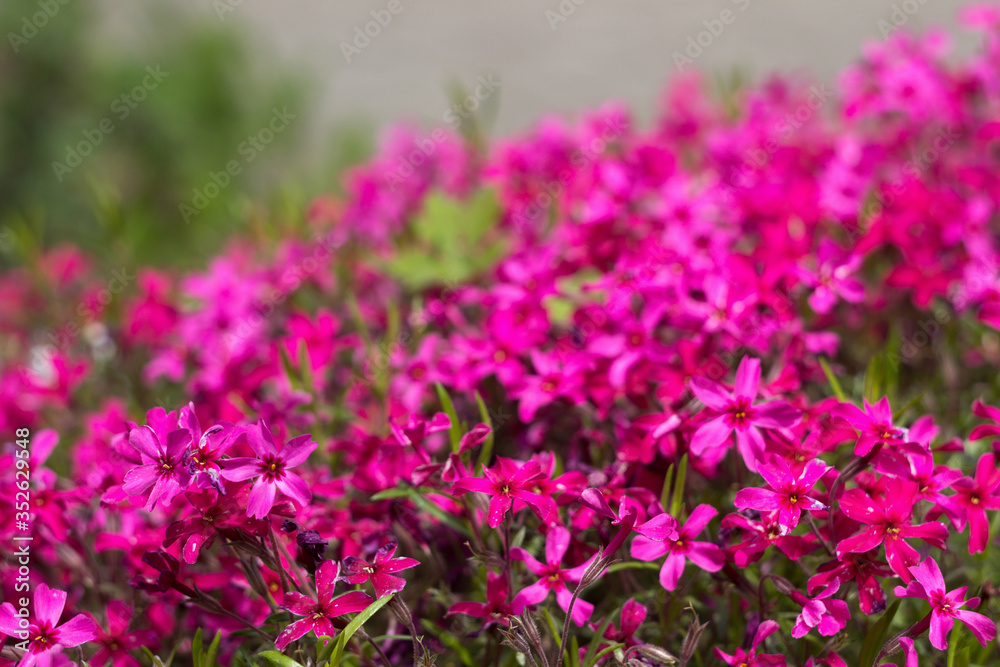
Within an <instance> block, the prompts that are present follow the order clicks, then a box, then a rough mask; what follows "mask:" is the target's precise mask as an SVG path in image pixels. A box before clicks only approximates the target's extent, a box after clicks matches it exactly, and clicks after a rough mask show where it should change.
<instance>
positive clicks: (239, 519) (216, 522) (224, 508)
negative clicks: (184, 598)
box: [163, 485, 267, 563]
mask: <svg viewBox="0 0 1000 667" xmlns="http://www.w3.org/2000/svg"><path fill="white" fill-rule="evenodd" d="M249 493H250V490H249V487H248V486H246V485H242V486H241V487H240V488H239V489H237V490H236V492H235V493H231V494H229V495H224V496H223V495H219V494H218V492H216V491H213V490H208V491H202V492H201V493H190V492H189V493H187V494H186V497H187V499H188V502H189V503H191V506H192V507H194V508H195V509H196V510H197V511H198V515H197V516H192V517H189V518H187V519H182V520H180V521H175V522H174V523H172V524H170V525H169V526H167V531H166V535H165V536H164V540H163V546H165V547H169V546H170V545H171V544H173V543H174V542H176V541H177V540H179V539H181V538H185V537H186V538H187V539H186V540H185V541H184V547H183V549H182V550H181V555H182V556H183V557H184V562H185V563H194V562H196V561H197V560H198V554H199V553H200V551H201V549H202V547H210V546H212V543H213V542H214V541H215V538H216V537H217V536H218V535H220V534H222V533H223V531H233V530H235V529H237V528H243V529H244V530H246V531H247V532H256V533H258V534H263V533H264V532H265V531H266V530H267V524H266V523H264V522H262V521H260V520H258V519H251V518H250V517H248V516H247V515H246V505H247V497H248V495H249Z"/></svg>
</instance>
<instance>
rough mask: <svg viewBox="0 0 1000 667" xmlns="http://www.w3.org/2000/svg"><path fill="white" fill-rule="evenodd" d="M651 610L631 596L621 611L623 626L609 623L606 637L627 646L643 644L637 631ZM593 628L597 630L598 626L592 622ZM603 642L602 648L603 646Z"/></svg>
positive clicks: (591, 627)
mask: <svg viewBox="0 0 1000 667" xmlns="http://www.w3.org/2000/svg"><path fill="white" fill-rule="evenodd" d="M648 613H649V610H648V609H646V607H644V606H643V605H641V604H639V603H638V602H636V601H635V598H629V599H628V600H626V601H625V604H624V605H622V611H621V627H620V628H616V627H615V624H614V623H608V627H607V628H606V629H605V630H604V638H605V639H610V640H611V641H613V642H615V643H621V644H625V647H626V648H631V647H632V646H635V645H637V644H641V643H642V642H640V641H639V640H638V639H637V638H636V636H635V633H636V632H637V631H638V630H639V627H640V626H641V625H642V623H643V621H645V620H646V614H648ZM590 629H591V630H597V629H598V626H597V625H595V624H593V623H591V624H590ZM603 646H604V645H603V644H602V645H601V648H603Z"/></svg>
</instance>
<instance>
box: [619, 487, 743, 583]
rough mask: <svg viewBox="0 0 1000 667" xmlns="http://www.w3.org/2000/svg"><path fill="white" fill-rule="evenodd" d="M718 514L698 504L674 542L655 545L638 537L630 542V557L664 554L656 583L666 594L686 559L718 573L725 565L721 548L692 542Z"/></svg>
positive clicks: (654, 556) (650, 556)
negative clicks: (664, 558) (658, 583)
mask: <svg viewBox="0 0 1000 667" xmlns="http://www.w3.org/2000/svg"><path fill="white" fill-rule="evenodd" d="M718 513H719V512H718V510H716V509H715V508H714V507H712V506H711V505H699V506H698V507H696V508H695V509H694V511H693V512H691V516H689V517H688V520H687V523H685V524H684V526H683V527H682V528H679V529H678V530H677V539H676V540H671V539H667V540H664V541H662V542H656V541H653V540H651V539H649V538H648V537H645V536H643V535H639V536H638V537H636V538H635V540H633V541H632V558H638V559H639V560H645V561H651V560H656V559H657V558H660V557H661V556H663V555H666V556H667V559H666V560H665V561H663V567H661V568H660V584H661V585H662V586H663V588H665V589H666V590H668V591H673V590H676V589H677V583H678V582H679V581H680V579H681V574H683V572H684V564H685V562H686V561H688V560H690V561H691V562H692V563H694V564H695V565H697V566H698V567H700V568H701V569H703V570H706V571H708V572H718V571H719V570H721V569H722V566H723V565H725V563H726V556H725V554H724V553H723V551H722V549H720V548H719V546H718V545H716V544H712V543H711V542H697V541H695V538H696V537H698V534H699V533H701V531H702V530H704V529H705V526H707V525H708V522H709V521H711V520H712V518H713V517H714V516H715V515H716V514H718Z"/></svg>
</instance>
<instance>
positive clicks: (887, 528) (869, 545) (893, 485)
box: [837, 477, 948, 582]
mask: <svg viewBox="0 0 1000 667" xmlns="http://www.w3.org/2000/svg"><path fill="white" fill-rule="evenodd" d="M916 496H917V485H916V484H914V483H913V482H908V481H906V480H903V479H899V478H898V477H892V478H890V479H889V480H888V482H887V483H886V488H885V493H884V494H882V495H881V496H879V497H877V498H874V499H873V498H871V497H869V496H868V494H866V493H865V492H864V491H862V490H861V489H849V490H847V491H846V492H844V495H843V496H842V497H841V498H840V509H841V510H842V511H843V513H844V514H846V515H847V516H849V517H850V518H852V519H854V520H855V521H859V522H861V524H862V525H863V526H867V528H866V529H865V530H864V531H862V532H861V533H858V534H857V535H855V536H853V537H848V538H847V539H845V540H841V541H840V543H839V544H838V545H837V555H838V557H842V556H843V554H845V553H852V552H853V553H864V552H866V551H871V550H872V549H875V548H876V547H878V546H879V545H880V544H883V543H884V544H885V558H886V560H887V561H888V562H889V567H891V568H892V570H893V572H895V573H896V574H898V575H899V576H900V577H901V578H902V579H903V581H904V582H909V581H910V580H911V579H912V578H913V577H912V575H911V574H910V567H911V566H913V565H916V564H917V563H918V562H919V561H920V554H918V553H917V550H916V549H914V548H913V547H911V546H910V545H909V544H907V543H906V539H905V538H908V537H916V538H919V539H922V540H924V541H925V542H927V543H928V544H931V545H933V546H935V547H937V548H938V549H944V548H945V544H944V541H945V540H946V539H948V528H947V526H945V525H944V524H941V523H938V522H937V521H928V522H927V523H922V524H917V525H914V524H913V523H912V522H911V519H912V515H913V505H914V503H915V502H916Z"/></svg>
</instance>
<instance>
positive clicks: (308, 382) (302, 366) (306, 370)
mask: <svg viewBox="0 0 1000 667" xmlns="http://www.w3.org/2000/svg"><path fill="white" fill-rule="evenodd" d="M298 352H299V374H300V375H301V376H302V382H303V384H304V385H305V390H306V391H308V392H309V393H310V394H312V393H313V392H314V391H316V381H315V380H314V379H313V374H312V363H310V362H309V346H308V345H307V344H306V341H305V339H304V338H300V339H299V349H298Z"/></svg>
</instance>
